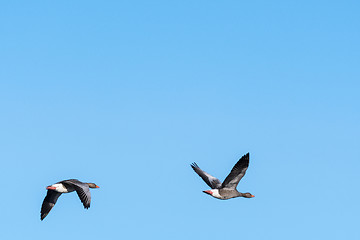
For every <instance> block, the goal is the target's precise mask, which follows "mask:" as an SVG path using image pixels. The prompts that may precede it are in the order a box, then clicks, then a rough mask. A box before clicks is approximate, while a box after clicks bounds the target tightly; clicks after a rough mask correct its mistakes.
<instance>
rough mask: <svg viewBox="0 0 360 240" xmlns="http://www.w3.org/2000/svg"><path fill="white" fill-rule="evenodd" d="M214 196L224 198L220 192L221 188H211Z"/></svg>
mask: <svg viewBox="0 0 360 240" xmlns="http://www.w3.org/2000/svg"><path fill="white" fill-rule="evenodd" d="M211 192H212V196H213V197H216V198H222V196H221V195H220V194H219V189H211Z"/></svg>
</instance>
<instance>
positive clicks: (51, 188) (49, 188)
mask: <svg viewBox="0 0 360 240" xmlns="http://www.w3.org/2000/svg"><path fill="white" fill-rule="evenodd" d="M46 189H48V190H55V189H56V187H52V186H48V187H46Z"/></svg>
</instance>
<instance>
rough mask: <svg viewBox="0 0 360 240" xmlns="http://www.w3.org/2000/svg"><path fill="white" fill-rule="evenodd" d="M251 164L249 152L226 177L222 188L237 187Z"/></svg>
mask: <svg viewBox="0 0 360 240" xmlns="http://www.w3.org/2000/svg"><path fill="white" fill-rule="evenodd" d="M248 166H249V153H247V154H245V155H244V156H242V157H241V158H240V160H239V161H238V162H237V163H236V164H235V166H234V167H233V169H232V170H231V172H230V173H229V175H228V176H227V177H226V178H225V180H224V182H223V183H222V185H221V188H230V189H235V188H236V187H237V185H238V184H239V182H240V180H241V179H242V178H243V176H244V175H245V173H246V170H247V169H248Z"/></svg>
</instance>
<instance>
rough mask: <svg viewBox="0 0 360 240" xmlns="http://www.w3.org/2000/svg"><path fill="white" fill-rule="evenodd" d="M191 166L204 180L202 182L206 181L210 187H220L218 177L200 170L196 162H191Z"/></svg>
mask: <svg viewBox="0 0 360 240" xmlns="http://www.w3.org/2000/svg"><path fill="white" fill-rule="evenodd" d="M191 167H192V169H193V170H194V171H195V172H196V173H197V174H198V175H199V176H200V177H201V178H202V179H203V180H204V182H206V184H207V185H208V186H209V187H211V188H212V189H217V188H220V187H221V182H220V180H219V179H217V178H216V177H213V176H211V175H210V174H208V173H207V172H205V171H203V170H201V169H200V167H199V166H198V165H197V164H196V163H192V164H191Z"/></svg>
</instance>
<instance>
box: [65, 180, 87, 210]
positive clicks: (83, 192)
mask: <svg viewBox="0 0 360 240" xmlns="http://www.w3.org/2000/svg"><path fill="white" fill-rule="evenodd" d="M66 183H67V184H71V185H72V187H73V188H74V189H75V191H76V193H77V195H78V196H79V198H80V201H81V202H82V204H83V205H84V208H86V209H87V208H89V207H90V202H91V193H90V189H89V185H87V184H86V183H83V182H80V181H79V180H77V179H69V180H66Z"/></svg>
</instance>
